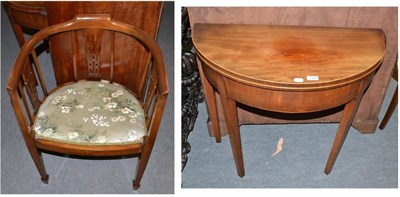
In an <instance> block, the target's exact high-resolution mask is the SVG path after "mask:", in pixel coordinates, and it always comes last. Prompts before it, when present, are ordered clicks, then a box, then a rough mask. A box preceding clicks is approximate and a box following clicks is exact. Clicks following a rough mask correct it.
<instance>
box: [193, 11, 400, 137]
mask: <svg viewBox="0 0 400 197" xmlns="http://www.w3.org/2000/svg"><path fill="white" fill-rule="evenodd" d="M188 10H189V16H190V20H191V21H190V23H191V25H192V28H193V25H194V24H196V23H213V24H253V25H285V26H293V25H294V26H321V27H345V28H379V29H382V30H383V31H384V32H385V35H386V43H387V50H386V53H385V56H384V60H383V62H382V65H381V67H380V68H379V70H378V71H377V73H376V76H375V77H374V80H373V81H372V83H371V86H370V87H369V88H368V90H367V92H366V94H365V95H364V96H363V99H362V101H361V104H360V107H359V109H358V110H357V113H356V115H355V118H354V121H353V123H352V126H353V127H354V128H355V129H356V130H358V131H359V132H360V133H374V132H375V130H376V128H377V125H378V123H379V121H378V115H379V111H380V109H381V105H382V103H383V99H384V97H385V94H386V90H387V88H388V83H389V81H390V79H391V73H392V70H393V65H394V64H395V61H396V54H397V50H398V41H397V40H398V29H397V26H398V21H397V18H398V17H397V16H398V9H397V7H189V8H188ZM205 94H207V92H205ZM216 106H217V108H218V109H219V110H218V120H219V122H212V121H209V125H208V126H209V132H210V135H212V136H213V131H212V128H213V125H214V124H218V125H219V126H220V129H221V130H220V133H221V135H222V136H225V135H227V133H228V131H227V129H226V124H225V120H224V116H223V113H222V108H221V102H220V99H219V95H218V93H216ZM341 114H342V110H341V109H338V110H329V111H320V112H317V113H315V114H313V116H312V118H309V119H303V120H297V119H291V118H290V117H288V116H286V115H284V114H278V113H272V112H265V111H260V110H257V109H254V108H249V107H247V106H243V105H238V115H239V124H259V123H265V124H276V123H278V124H285V123H321V122H339V121H340V118H341Z"/></svg>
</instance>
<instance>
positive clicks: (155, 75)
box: [7, 15, 168, 189]
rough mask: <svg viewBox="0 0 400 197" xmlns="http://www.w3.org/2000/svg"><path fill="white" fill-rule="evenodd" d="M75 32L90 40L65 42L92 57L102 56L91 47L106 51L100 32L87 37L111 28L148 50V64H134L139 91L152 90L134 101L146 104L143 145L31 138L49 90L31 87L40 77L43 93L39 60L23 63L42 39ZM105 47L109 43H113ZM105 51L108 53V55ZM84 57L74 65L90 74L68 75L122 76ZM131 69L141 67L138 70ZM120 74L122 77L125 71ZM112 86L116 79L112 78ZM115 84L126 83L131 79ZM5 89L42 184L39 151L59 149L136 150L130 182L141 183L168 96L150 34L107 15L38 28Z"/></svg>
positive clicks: (87, 151) (104, 152)
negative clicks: (138, 73) (140, 83)
mask: <svg viewBox="0 0 400 197" xmlns="http://www.w3.org/2000/svg"><path fill="white" fill-rule="evenodd" d="M87 29H90V31H88V30H87ZM79 31H80V32H81V33H83V32H84V31H88V32H86V33H87V34H86V35H90V36H89V38H88V37H86V38H88V39H84V38H85V37H83V42H82V43H80V42H72V43H70V44H71V45H74V46H75V47H76V48H80V49H82V50H85V47H86V49H87V51H89V52H90V53H91V52H93V53H95V55H97V54H102V52H99V51H96V50H100V51H103V50H105V49H104V48H97V47H96V46H98V43H99V42H101V41H99V40H101V39H102V38H101V36H97V37H96V38H95V37H92V36H94V35H101V34H102V33H110V32H111V33H114V32H115V33H117V32H118V33H120V34H124V35H125V36H126V37H127V38H125V39H128V38H129V39H133V40H136V41H135V42H138V43H141V44H142V45H143V47H144V48H146V50H148V52H149V53H151V57H152V61H151V62H152V63H151V66H150V67H148V65H146V64H145V63H143V65H136V66H137V67H146V70H147V72H145V73H143V74H144V75H145V77H144V78H145V79H146V80H144V81H143V83H145V84H149V85H147V86H146V87H145V88H144V90H143V91H144V93H147V91H150V92H151V93H149V94H146V95H147V96H146V97H145V98H141V99H139V102H140V103H141V104H142V107H143V108H145V115H146V126H147V130H148V135H147V136H144V140H143V143H142V144H128V145H113V146H90V147H88V146H85V145H75V144H66V143H62V142H54V141H49V140H37V141H36V140H35V132H34V129H33V128H32V125H33V122H34V120H35V118H36V113H37V109H38V107H39V106H40V105H41V103H42V101H43V100H44V99H46V97H47V95H48V94H47V93H45V94H43V96H41V94H38V93H37V91H38V88H37V87H36V86H35V80H34V79H36V76H37V77H38V78H39V80H37V81H40V83H39V84H38V85H39V86H41V87H42V88H41V89H42V90H43V92H45V90H46V92H47V89H46V88H45V87H46V85H45V84H46V79H45V78H44V77H43V75H42V74H41V69H40V65H39V63H38V61H36V60H35V61H33V63H34V64H35V65H34V66H31V64H27V63H26V62H29V59H30V57H31V55H32V54H34V47H35V46H36V45H37V44H38V43H40V42H41V41H43V40H46V39H48V38H50V37H52V36H53V35H59V34H61V33H66V32H67V33H69V34H71V32H79ZM99 32H101V33H99ZM72 34H73V33H72ZM91 38H93V39H91ZM76 39H78V38H76ZM81 39H82V38H81ZM97 39H99V40H97ZM103 39H104V38H103ZM103 42H104V41H103ZM110 42H115V40H112V41H110ZM50 46H51V47H52V46H54V43H52V41H50ZM107 46H109V47H113V46H112V45H107ZM93 47H94V48H93ZM93 50H94V51H93ZM108 51H109V50H108ZM113 53H114V55H116V54H118V53H119V52H118V51H116V52H113ZM107 55H109V56H110V55H111V54H107ZM76 58H77V57H76V54H74V55H73V57H72V59H73V60H75V59H76ZM85 58H86V56H85ZM91 58H92V57H91ZM111 59H112V58H111ZM92 60H93V59H90V61H92ZM95 60H96V59H95ZM87 61H88V62H85V64H84V65H80V64H79V63H77V64H76V66H78V65H79V66H81V67H84V66H86V68H85V69H84V70H86V71H87V70H89V69H88V67H90V66H91V67H92V71H93V73H90V72H84V73H83V74H82V73H79V72H80V71H81V70H79V69H75V70H74V71H75V72H76V73H74V72H73V73H72V75H73V76H80V77H83V76H84V75H85V78H84V79H80V80H99V79H104V78H106V79H108V77H110V76H112V78H114V79H117V78H118V77H119V75H120V74H121V73H120V74H118V73H117V72H115V71H114V72H113V69H112V67H108V70H103V72H95V71H96V68H95V67H96V65H95V64H96V62H90V61H89V60H87ZM74 62H75V61H74ZM33 68H34V69H33ZM136 69H139V70H140V69H143V68H136ZM94 73H95V74H94ZM68 74H70V73H68ZM124 74H125V75H127V74H129V73H124ZM76 80H77V79H74V80H73V81H70V82H67V83H63V84H59V85H58V86H57V87H56V88H55V89H52V90H49V93H50V94H51V93H52V92H54V91H55V90H56V89H58V88H60V87H62V86H63V85H66V84H68V83H73V82H74V81H76ZM134 80H140V79H132V78H131V81H134ZM114 84H117V83H115V82H114ZM118 84H120V85H123V86H127V85H129V84H131V83H127V84H122V83H118ZM118 84H117V85H118ZM43 86H44V87H43ZM7 90H8V92H9V95H10V98H11V103H12V105H13V109H14V112H15V115H16V117H17V120H18V124H19V126H20V128H21V132H22V136H23V137H24V140H25V142H26V145H27V147H28V150H29V152H30V154H31V156H32V159H33V161H34V163H35V165H36V167H37V169H38V171H39V174H40V176H41V179H42V181H43V182H45V183H47V182H48V175H47V172H46V169H45V167H44V163H43V161H42V157H41V151H42V149H44V150H49V151H54V152H58V153H64V154H75V155H83V156H121V155H132V154H138V156H139V160H138V170H137V172H136V179H135V180H134V182H133V188H134V189H138V188H139V187H140V181H141V178H142V176H143V174H144V171H145V168H146V166H147V162H148V160H149V157H150V154H151V151H152V149H153V145H154V142H155V140H156V136H157V133H158V128H159V125H160V122H161V118H162V114H163V110H164V106H165V102H166V98H167V95H168V81H167V75H166V69H165V64H164V59H163V55H162V52H161V50H160V48H159V46H158V45H157V43H156V42H155V40H154V39H153V38H151V37H150V36H149V35H148V34H147V33H145V32H144V31H142V30H140V29H138V28H136V27H133V26H130V25H127V24H125V23H121V22H118V21H115V20H112V19H111V18H110V15H78V16H76V17H75V19H73V20H70V21H67V22H64V23H61V24H58V25H54V26H49V27H47V28H44V29H43V30H41V31H39V32H38V33H36V34H35V35H34V36H32V38H31V39H30V40H29V41H28V42H26V43H25V44H24V45H23V46H22V48H21V50H20V52H19V54H18V56H17V58H16V61H15V64H14V67H13V69H12V71H11V73H10V76H9V79H8V82H7ZM128 90H129V89H128ZM129 91H131V92H132V93H133V94H134V95H138V93H139V92H137V91H136V92H135V91H132V90H129ZM147 105H150V107H148V106H147ZM31 106H32V107H33V111H32V110H30V107H31Z"/></svg>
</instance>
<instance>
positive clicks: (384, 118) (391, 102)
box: [379, 86, 398, 130]
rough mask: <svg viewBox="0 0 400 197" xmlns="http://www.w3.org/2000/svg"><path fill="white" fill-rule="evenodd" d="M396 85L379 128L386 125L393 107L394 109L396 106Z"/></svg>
mask: <svg viewBox="0 0 400 197" xmlns="http://www.w3.org/2000/svg"><path fill="white" fill-rule="evenodd" d="M397 91H398V86H396V90H395V91H394V94H393V97H392V100H391V101H390V104H389V108H388V109H387V111H386V113H385V116H384V117H383V120H382V122H381V124H380V125H379V129H381V130H383V129H384V128H385V127H386V124H387V123H388V122H389V119H390V117H391V116H392V114H393V112H394V109H396V106H397V97H398V93H397Z"/></svg>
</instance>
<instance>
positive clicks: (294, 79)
mask: <svg viewBox="0 0 400 197" xmlns="http://www.w3.org/2000/svg"><path fill="white" fill-rule="evenodd" d="M293 81H294V82H296V83H303V82H304V79H303V78H301V77H296V78H293Z"/></svg>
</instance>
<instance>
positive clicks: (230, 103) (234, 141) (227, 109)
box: [221, 94, 244, 177]
mask: <svg viewBox="0 0 400 197" xmlns="http://www.w3.org/2000/svg"><path fill="white" fill-rule="evenodd" d="M221 103H222V106H223V107H222V108H223V110H224V115H225V121H226V125H227V127H228V132H229V141H230V143H231V148H232V153H233V158H234V159H235V164H236V170H237V173H238V175H239V176H240V177H243V176H244V164H243V154H242V145H241V140H240V131H239V122H238V114H237V108H236V101H234V100H232V99H230V98H228V97H226V96H225V95H223V94H221Z"/></svg>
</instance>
